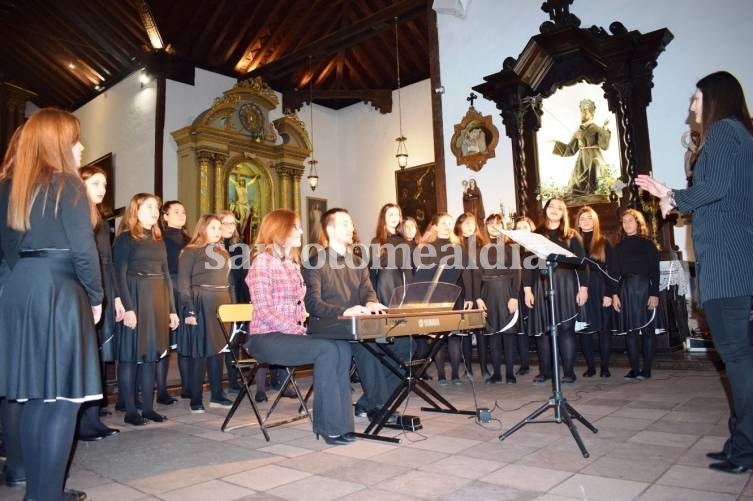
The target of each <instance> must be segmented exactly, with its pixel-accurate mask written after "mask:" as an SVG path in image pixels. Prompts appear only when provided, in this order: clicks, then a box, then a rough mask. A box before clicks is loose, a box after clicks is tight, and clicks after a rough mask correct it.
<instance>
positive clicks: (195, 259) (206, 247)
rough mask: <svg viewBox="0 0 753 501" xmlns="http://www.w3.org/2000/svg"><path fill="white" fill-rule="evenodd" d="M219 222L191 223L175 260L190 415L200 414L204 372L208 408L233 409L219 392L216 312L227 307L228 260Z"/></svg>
mask: <svg viewBox="0 0 753 501" xmlns="http://www.w3.org/2000/svg"><path fill="white" fill-rule="evenodd" d="M221 240H222V222H221V221H220V218H219V217H217V216H215V215H214V214H205V215H203V216H201V217H200V218H199V220H198V221H197V222H196V228H195V229H194V233H193V237H192V238H191V240H190V241H189V242H188V244H187V245H186V246H185V247H184V248H183V250H182V251H181V253H180V257H179V258H178V292H179V294H180V304H181V305H182V307H183V316H184V322H183V323H184V328H183V339H181V343H180V345H179V350H180V355H181V357H183V358H188V359H189V360H190V365H189V370H188V394H189V395H190V396H191V402H190V408H191V412H193V413H203V412H204V404H203V401H202V387H203V385H204V373H205V372H206V373H208V374H209V389H210V390H211V392H212V395H211V397H210V400H209V407H225V408H229V407H230V406H232V404H233V402H231V401H230V400H229V399H228V398H227V396H226V395H225V393H224V392H223V391H222V355H221V354H220V352H221V351H222V348H223V347H224V346H225V336H224V335H223V334H222V329H221V328H220V325H219V324H218V322H217V307H218V306H219V305H221V304H226V303H229V302H230V285H229V283H228V273H229V271H230V267H229V260H230V255H229V254H228V253H227V251H226V250H225V249H224V248H223V246H222V244H221Z"/></svg>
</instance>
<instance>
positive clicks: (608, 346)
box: [578, 331, 612, 371]
mask: <svg viewBox="0 0 753 501" xmlns="http://www.w3.org/2000/svg"><path fill="white" fill-rule="evenodd" d="M578 336H579V337H580V347H581V349H582V350H583V356H584V357H586V366H587V367H588V370H589V371H593V370H596V362H595V361H594V337H595V336H599V355H601V370H605V369H609V355H610V352H611V350H612V333H611V332H606V331H599V332H598V333H597V332H582V333H578Z"/></svg>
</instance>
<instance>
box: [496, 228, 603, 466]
mask: <svg viewBox="0 0 753 501" xmlns="http://www.w3.org/2000/svg"><path fill="white" fill-rule="evenodd" d="M502 233H503V234H504V235H506V236H507V237H508V238H510V239H511V240H513V241H515V242H517V243H518V244H520V245H522V246H523V247H525V248H526V249H527V250H528V251H529V252H532V253H533V254H535V255H536V256H538V257H539V258H540V259H545V260H546V269H547V276H548V280H547V284H548V287H547V291H546V297H547V303H548V305H549V334H550V336H551V344H552V396H551V397H549V399H548V400H547V401H546V402H545V403H544V404H542V405H541V406H539V408H538V409H536V410H535V411H533V412H532V413H531V414H529V415H528V416H526V417H525V418H523V420H521V421H520V422H518V423H517V424H516V425H515V426H513V427H512V428H510V429H509V430H507V431H506V432H504V433H503V434H502V435H500V436H499V440H500V442H501V441H503V440H504V439H506V438H507V437H509V436H510V435H512V434H513V433H515V432H516V431H518V430H519V429H521V428H522V427H523V426H525V425H527V424H533V423H565V424H566V425H567V427H568V428H569V429H570V433H571V434H572V435H573V438H574V439H575V443H576V444H578V448H579V449H580V452H581V454H583V457H584V458H587V457H589V456H590V454H589V453H588V450H586V446H585V445H584V444H583V440H582V439H581V438H580V434H579V433H578V429H577V428H576V427H575V423H573V419H572V418H575V419H577V420H578V421H580V422H581V423H583V426H585V427H586V428H588V429H589V430H591V431H592V432H594V433H598V430H597V429H596V428H595V427H594V426H593V425H592V424H591V423H589V422H588V420H587V419H586V418H584V417H583V416H582V415H581V414H580V413H579V412H578V411H577V410H575V408H573V406H572V405H570V404H569V403H567V400H566V399H565V396H564V395H563V394H562V385H561V383H560V369H559V360H558V359H559V347H558V345H557V318H556V306H555V291H554V268H555V267H556V266H557V263H569V264H583V262H584V259H583V258H579V257H577V256H575V254H573V253H572V252H570V251H569V250H567V249H564V248H562V247H560V246H559V245H557V244H555V243H553V242H552V241H551V240H549V239H548V238H546V237H544V236H543V235H539V234H537V233H530V232H525V231H519V230H518V231H502ZM550 407H551V408H553V409H554V418H552V419H539V420H537V419H536V418H537V417H539V416H540V415H542V414H543V413H544V412H545V411H546V410H547V409H549V408H550Z"/></svg>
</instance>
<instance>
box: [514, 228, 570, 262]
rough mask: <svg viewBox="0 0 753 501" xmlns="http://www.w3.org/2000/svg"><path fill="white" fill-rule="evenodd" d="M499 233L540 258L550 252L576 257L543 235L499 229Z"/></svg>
mask: <svg viewBox="0 0 753 501" xmlns="http://www.w3.org/2000/svg"><path fill="white" fill-rule="evenodd" d="M501 233H502V234H503V235H504V236H506V237H507V238H509V239H510V240H512V241H514V242H516V243H519V244H520V245H522V246H523V247H524V248H525V249H526V250H527V251H528V252H531V253H532V254H535V255H536V256H538V257H540V258H541V259H547V258H548V257H549V256H550V255H552V254H558V255H562V256H566V257H572V258H577V257H578V256H576V255H575V254H573V253H572V252H570V251H569V250H567V249H565V248H564V247H560V246H559V245H557V244H555V243H554V242H552V241H551V240H549V239H548V238H546V237H545V236H544V235H540V234H538V233H532V232H530V231H523V230H501Z"/></svg>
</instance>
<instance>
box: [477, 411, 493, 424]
mask: <svg viewBox="0 0 753 501" xmlns="http://www.w3.org/2000/svg"><path fill="white" fill-rule="evenodd" d="M476 419H477V420H478V422H479V423H491V422H492V411H491V410H490V409H487V408H486V407H480V408H478V409H476Z"/></svg>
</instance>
